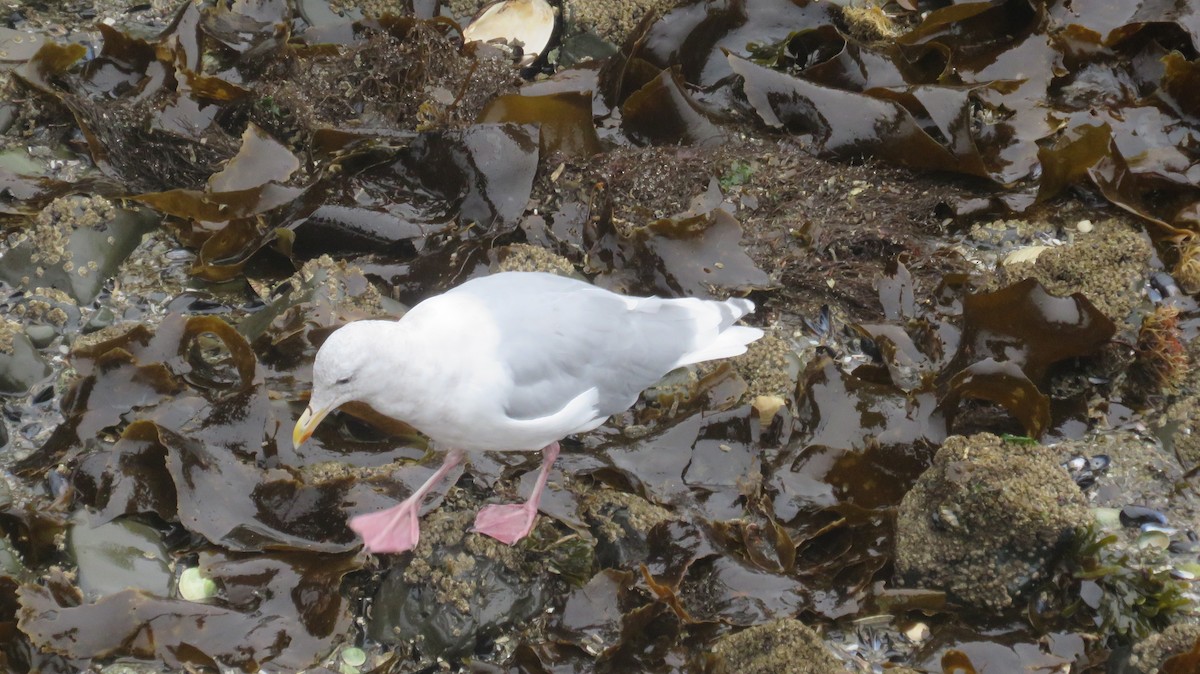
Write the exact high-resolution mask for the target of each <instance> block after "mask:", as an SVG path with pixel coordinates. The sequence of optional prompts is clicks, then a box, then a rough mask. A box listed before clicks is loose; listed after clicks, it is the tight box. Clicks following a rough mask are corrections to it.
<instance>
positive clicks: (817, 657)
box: [713, 620, 845, 674]
mask: <svg viewBox="0 0 1200 674" xmlns="http://www.w3.org/2000/svg"><path fill="white" fill-rule="evenodd" d="M713 657H714V660H715V665H714V667H713V671H714V672H718V673H719V674H733V672H744V673H745V674H767V673H768V672H780V673H781V674H834V672H842V671H845V670H844V668H843V666H842V663H841V662H839V661H838V660H837V659H836V658H834V657H833V656H832V655H830V653H829V651H828V649H827V648H826V647H825V644H824V642H822V641H821V637H820V636H819V635H817V633H816V632H813V631H812V629H811V628H810V627H808V626H807V625H805V624H804V623H802V622H800V621H798V620H776V621H773V622H769V623H765V624H762V625H755V626H754V627H750V628H747V629H745V630H742V631H741V632H737V633H735V634H731V635H729V636H726V637H724V638H722V639H721V640H720V641H718V642H717V645H716V646H714V647H713Z"/></svg>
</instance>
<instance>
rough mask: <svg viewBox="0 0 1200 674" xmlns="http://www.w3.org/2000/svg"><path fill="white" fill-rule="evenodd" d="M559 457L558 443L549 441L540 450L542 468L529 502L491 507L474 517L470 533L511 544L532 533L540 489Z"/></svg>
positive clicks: (540, 497)
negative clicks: (473, 525) (473, 532)
mask: <svg viewBox="0 0 1200 674" xmlns="http://www.w3.org/2000/svg"><path fill="white" fill-rule="evenodd" d="M557 458H558V443H557V442H552V443H550V444H549V445H546V447H545V448H544V449H543V450H542V468H541V470H540V471H538V476H537V482H536V483H535V484H534V486H533V493H532V494H530V495H529V500H528V501H526V502H525V503H523V504H521V505H516V504H512V505H490V506H488V507H486V508H484V509H483V510H480V511H479V514H478V515H476V516H475V527H474V528H473V531H475V532H477V533H481V534H484V535H485V536H491V537H492V538H494V539H496V540H498V541H500V542H501V543H506V544H508V545H513V544H514V543H516V542H517V541H519V540H521V539H522V538H525V537H526V536H528V535H529V532H530V531H533V522H534V520H536V519H537V511H538V504H539V503H541V502H542V490H543V489H545V488H546V480H547V479H548V478H549V477H550V466H552V465H554V460H555V459H557Z"/></svg>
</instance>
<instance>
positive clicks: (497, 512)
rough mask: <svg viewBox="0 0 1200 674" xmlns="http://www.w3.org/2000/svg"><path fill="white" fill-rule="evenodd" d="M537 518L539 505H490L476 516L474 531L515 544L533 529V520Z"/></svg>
mask: <svg viewBox="0 0 1200 674" xmlns="http://www.w3.org/2000/svg"><path fill="white" fill-rule="evenodd" d="M536 519H537V505H536V504H534V505H533V506H532V507H530V504H528V503H526V504H522V505H517V504H511V505H490V506H488V507H486V508H484V509H483V510H480V511H479V514H478V515H476V516H475V528H474V529H473V531H476V532H478V533H481V534H484V535H485V536H491V537H492V538H494V539H496V540H498V541H500V542H501V543H506V544H508V545H513V544H515V543H516V542H517V541H519V540H521V539H522V538H525V537H526V536H528V535H529V532H530V531H533V522H534V520H536Z"/></svg>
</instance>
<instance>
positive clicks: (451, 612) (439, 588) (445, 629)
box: [367, 490, 554, 657]
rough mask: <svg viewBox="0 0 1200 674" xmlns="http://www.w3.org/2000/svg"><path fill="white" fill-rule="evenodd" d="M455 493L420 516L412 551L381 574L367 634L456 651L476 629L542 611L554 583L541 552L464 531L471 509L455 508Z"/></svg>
mask: <svg viewBox="0 0 1200 674" xmlns="http://www.w3.org/2000/svg"><path fill="white" fill-rule="evenodd" d="M451 491H452V492H453V491H454V490H451ZM454 499H455V497H454V495H453V494H452V495H449V496H448V497H447V501H446V503H447V504H448V505H449V507H446V506H445V505H444V506H443V507H441V508H439V509H437V510H434V511H433V512H431V513H429V515H428V516H427V517H425V518H424V519H423V520H422V521H421V538H420V542H419V543H418V544H417V547H416V548H414V549H413V553H412V557H411V558H410V560H409V561H408V563H407V564H401V565H398V566H395V567H393V568H392V569H391V570H390V571H389V572H388V574H387V576H386V577H384V579H383V583H382V584H381V585H380V587H379V591H378V592H377V593H376V595H375V599H374V602H373V605H372V608H371V611H370V613H369V614H368V615H370V616H371V617H370V621H369V623H368V625H367V632H368V634H369V635H370V637H371V638H372V639H374V640H376V641H379V642H381V643H385V644H398V643H399V644H403V643H412V644H414V645H415V646H416V647H417V649H418V650H419V651H420V652H421V653H422V655H423V656H425V657H454V656H458V655H464V654H468V653H471V652H473V651H475V650H476V648H477V647H478V643H477V640H478V638H479V637H480V636H481V635H488V636H490V637H492V638H495V637H499V636H501V635H503V634H509V633H511V632H512V631H513V630H514V628H515V626H518V625H520V624H522V623H524V622H525V621H527V620H529V619H531V618H532V617H534V616H535V615H537V614H538V613H540V612H541V611H542V609H543V607H544V605H545V603H546V601H547V600H548V599H549V592H550V589H551V588H552V587H554V584H553V583H551V582H546V581H544V580H539V579H540V578H545V577H547V576H548V575H549V574H548V571H547V569H546V565H545V562H544V557H545V556H544V555H543V554H539V553H537V552H534V551H531V550H529V549H528V548H526V547H522V546H517V547H510V546H508V545H505V544H503V543H500V542H498V541H496V540H493V539H491V538H488V537H486V536H483V535H480V534H474V533H469V530H470V528H471V524H472V522H473V521H474V517H475V514H474V512H473V509H465V510H458V509H455V504H454V503H453V501H454Z"/></svg>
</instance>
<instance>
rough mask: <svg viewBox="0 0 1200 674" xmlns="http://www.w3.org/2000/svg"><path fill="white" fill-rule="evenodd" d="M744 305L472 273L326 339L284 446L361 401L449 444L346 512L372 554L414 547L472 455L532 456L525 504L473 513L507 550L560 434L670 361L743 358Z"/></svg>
mask: <svg viewBox="0 0 1200 674" xmlns="http://www.w3.org/2000/svg"><path fill="white" fill-rule="evenodd" d="M753 310H754V304H753V303H752V302H750V301H749V300H746V299H740V298H733V299H728V300H725V301H714V300H704V299H698V298H679V299H662V298H658V297H631V296H627V295H621V294H618V293H614V292H610V291H608V290H604V289H602V288H598V287H595V286H593V285H591V284H588V283H586V282H583V281H578V280H575V279H571V278H566V277H562V276H556V275H553V274H546V273H541V272H504V273H499V274H494V275H491V276H484V277H480V278H476V279H473V280H470V281H467V282H466V283H464V284H462V285H460V286H458V287H456V288H453V289H451V290H449V291H447V292H445V293H443V294H441V295H437V296H434V297H431V298H429V299H426V300H424V301H422V302H420V303H419V304H417V305H416V306H414V307H413V308H412V309H411V310H409V311H408V313H406V314H404V316H403V317H402V318H400V320H397V321H382V320H364V321H356V322H353V323H349V324H347V325H345V326H342V327H341V328H339V329H337V330H336V331H334V332H333V333H332V334H330V335H329V338H328V339H327V340H326V341H325V343H324V344H322V345H321V348H320V349H319V350H318V351H317V356H316V360H315V362H314V364H313V388H312V395H311V397H310V399H309V404H308V407H307V409H305V410H304V413H303V414H302V415H301V416H300V419H299V420H298V421H297V422H296V426H295V430H294V431H293V434H292V440H293V442H294V443H295V444H296V446H297V447H298V446H300V444H302V443H303V442H304V441H306V440H307V439H308V438H309V437H311V435H312V433H313V430H314V429H315V428H316V427H317V425H318V424H320V423H321V420H322V419H324V418H325V417H326V415H328V414H329V413H330V412H332V411H333V410H335V409H337V408H338V407H339V406H340V405H344V404H346V403H349V402H359V403H365V404H366V405H368V406H370V407H371V408H372V409H374V410H375V411H376V412H378V413H380V414H383V415H385V416H387V417H391V418H393V419H397V420H401V421H404V422H406V423H408V424H409V425H411V426H412V427H414V428H416V429H417V430H418V431H420V432H421V433H423V434H424V435H426V436H427V437H429V438H430V439H431V440H432V441H433V442H434V443H435V445H436V446H440V447H444V448H447V449H448V450H449V451H448V452H447V453H446V456H445V460H444V461H443V462H442V465H441V467H440V468H438V470H437V471H436V472H435V473H434V474H433V475H432V476H431V477H430V478H429V479H428V480H427V481H426V482H425V483H424V484H423V485H421V487H420V488H418V489H417V490H416V491H415V492H413V494H412V495H411V496H409V497H408V498H406V499H405V500H404V501H402V502H401V503H399V504H398V505H396V506H394V507H392V508H388V509H387V510H383V511H380V512H376V513H371V514H367V515H359V516H357V517H354V518H352V519H351V520H350V528H351V529H353V530H354V531H355V532H357V533H358V534H359V535H360V536H361V537H362V539H363V542H364V546H365V548H366V549H367V551H369V552H374V553H387V552H404V551H406V550H410V549H412V548H413V547H414V546H415V545H416V544H417V541H418V539H419V537H420V526H419V523H418V516H419V514H420V509H421V503H422V501H423V500H424V498H425V496H426V495H427V494H428V493H429V491H430V490H432V489H433V488H434V487H435V486H436V485H437V484H438V483H439V482H440V481H441V480H442V479H443V478H444V477H445V476H446V475H447V474H448V473H450V471H451V470H453V469H454V467H455V466H457V465H458V464H459V463H461V462H462V461H463V460H464V459H466V458H467V456H468V455H469V454H472V453H477V452H484V451H501V452H505V451H536V450H541V452H542V465H541V468H540V470H539V472H538V476H537V482H536V483H535V486H534V488H533V493H532V494H531V495H530V496H529V500H527V501H526V502H525V503H523V504H509V505H489V506H487V507H485V508H483V509H482V510H481V511H480V512H479V513H478V515H477V516H476V518H475V525H474V531H477V532H479V533H482V534H486V535H488V536H491V537H492V538H495V539H497V540H499V541H501V542H504V543H507V544H509V545H512V544H515V543H516V542H517V541H519V540H520V539H522V538H524V537H525V536H526V535H528V534H529V532H530V531H531V530H532V529H533V525H534V521H535V519H536V517H537V511H538V504H539V502H540V501H541V496H542V491H543V490H544V489H545V487H546V480H547V478H548V477H549V473H550V467H551V466H552V465H553V464H554V461H555V459H556V458H557V457H558V454H559V443H558V441H559V440H560V439H562V438H564V437H566V436H568V435H573V434H576V433H586V432H587V431H590V430H592V429H594V428H596V427H598V426H600V425H601V424H603V423H604V422H605V420H607V419H608V417H609V416H611V415H613V414H617V413H619V412H623V411H625V410H627V409H629V408H630V407H632V406H633V405H634V403H636V402H637V399H638V396H639V395H640V394H641V392H642V391H643V390H644V389H646V388H647V387H649V386H651V385H653V384H655V383H657V382H658V381H659V380H660V379H662V377H663V376H664V375H666V374H667V373H668V372H671V371H672V370H674V369H676V368H679V367H684V366H686V365H692V364H695V363H700V362H703V361H708V360H715V359H719V358H727V357H730V356H736V355H739V354H741V353H744V352H745V351H746V346H747V345H748V344H750V343H751V342H753V341H755V340H756V339H758V338H760V337H762V335H763V332H762V330H760V329H758V328H753V327H748V326H744V325H735V322H736V321H737V320H738V319H739V318H741V317H742V316H744V315H746V314H748V313H750V312H752V311H753Z"/></svg>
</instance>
